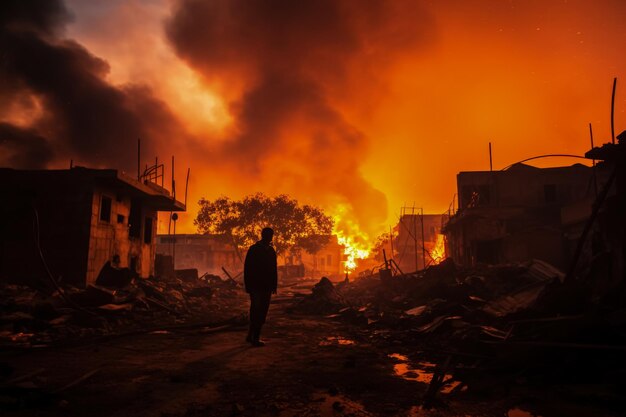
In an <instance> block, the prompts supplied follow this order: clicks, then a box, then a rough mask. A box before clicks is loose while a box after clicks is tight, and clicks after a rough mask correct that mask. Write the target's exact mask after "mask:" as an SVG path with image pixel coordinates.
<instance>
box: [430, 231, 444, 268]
mask: <svg viewBox="0 0 626 417" xmlns="http://www.w3.org/2000/svg"><path fill="white" fill-rule="evenodd" d="M430 256H432V258H433V261H434V262H435V265H438V264H440V263H441V262H442V261H443V260H444V259H446V244H445V242H444V240H443V235H441V234H438V235H437V242H436V243H435V247H434V248H433V250H432V251H431V252H430Z"/></svg>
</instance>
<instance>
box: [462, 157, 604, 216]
mask: <svg viewBox="0 0 626 417" xmlns="http://www.w3.org/2000/svg"><path fill="white" fill-rule="evenodd" d="M591 180H592V170H591V169H590V168H589V167H586V166H583V165H573V166H571V167H559V168H534V167H529V166H525V165H522V166H520V167H513V168H511V169H509V170H507V171H494V172H489V171H476V172H460V173H459V174H458V175H457V190H458V195H459V209H461V210H462V209H464V208H467V207H468V205H469V204H470V194H471V192H472V191H474V192H478V193H479V194H480V193H481V191H483V192H486V194H488V196H483V197H484V198H483V201H481V204H480V205H483V206H484V205H488V206H524V207H533V206H542V205H549V204H556V205H563V204H567V203H570V202H574V201H577V200H580V199H583V198H584V197H585V196H586V195H587V194H588V193H589V191H590V185H591ZM553 192H554V194H553V196H554V200H551V199H550V197H551V194H552V193H553ZM485 200H488V201H485Z"/></svg>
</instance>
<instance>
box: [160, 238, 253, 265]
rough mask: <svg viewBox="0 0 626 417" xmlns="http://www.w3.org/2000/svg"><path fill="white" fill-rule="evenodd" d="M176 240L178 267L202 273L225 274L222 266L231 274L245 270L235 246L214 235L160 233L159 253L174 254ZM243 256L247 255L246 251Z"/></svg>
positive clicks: (176, 261)
mask: <svg viewBox="0 0 626 417" xmlns="http://www.w3.org/2000/svg"><path fill="white" fill-rule="evenodd" d="M174 240H175V241H176V248H175V251H176V259H175V263H176V265H175V268H176V269H188V268H196V269H197V270H198V273H199V274H200V275H202V274H204V273H209V274H214V275H223V272H222V269H221V268H222V267H224V268H226V269H227V270H228V272H229V273H231V274H236V273H238V272H239V271H241V270H243V263H242V262H241V261H240V260H239V257H238V256H237V253H236V252H235V249H234V248H233V246H232V245H229V244H226V243H224V242H223V241H221V240H220V239H219V238H217V237H215V236H212V235H196V234H194V235H191V234H183V235H176V236H169V235H159V236H158V237H157V248H156V251H157V253H158V254H161V255H167V256H172V255H173V253H174V243H173V242H174ZM242 256H245V253H244V254H242Z"/></svg>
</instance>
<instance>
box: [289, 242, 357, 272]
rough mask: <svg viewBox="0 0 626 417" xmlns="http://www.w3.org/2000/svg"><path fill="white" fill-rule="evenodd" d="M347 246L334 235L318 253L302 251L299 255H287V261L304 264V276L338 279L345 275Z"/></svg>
mask: <svg viewBox="0 0 626 417" xmlns="http://www.w3.org/2000/svg"><path fill="white" fill-rule="evenodd" d="M344 251H345V247H344V246H343V245H340V244H339V242H338V241H337V236H336V235H332V236H330V239H329V241H328V243H327V244H325V245H324V246H323V247H322V248H321V249H320V250H319V251H318V252H317V253H314V254H311V253H308V252H305V251H301V252H300V254H299V256H295V257H286V258H285V263H286V264H289V263H294V262H295V263H298V264H301V265H304V276H306V277H312V278H319V277H322V276H325V277H328V278H331V279H338V278H340V277H343V276H344V275H345V267H346V266H345V260H346V256H345V255H344Z"/></svg>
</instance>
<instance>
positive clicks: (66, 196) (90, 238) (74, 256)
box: [0, 167, 185, 287]
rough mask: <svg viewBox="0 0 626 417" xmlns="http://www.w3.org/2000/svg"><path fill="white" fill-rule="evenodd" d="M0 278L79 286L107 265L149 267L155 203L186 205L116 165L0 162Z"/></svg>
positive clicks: (149, 270) (148, 271) (171, 207)
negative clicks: (7, 165) (29, 166)
mask: <svg viewBox="0 0 626 417" xmlns="http://www.w3.org/2000/svg"><path fill="white" fill-rule="evenodd" d="M0 183H2V185H3V193H4V198H5V200H4V201H5V204H3V205H2V208H1V209H0V210H1V211H2V213H1V214H2V215H1V216H0V230H1V233H0V279H2V280H6V281H12V282H22V283H29V284H32V285H39V286H41V285H42V283H43V284H45V282H46V281H47V280H48V277H50V276H51V277H52V278H54V279H55V280H57V281H58V282H61V283H63V284H71V285H74V286H79V287H84V286H85V285H88V284H93V283H95V282H96V280H97V278H98V276H99V274H100V272H101V271H102V270H103V267H105V265H106V266H107V267H109V268H115V269H125V268H128V270H129V271H130V273H132V274H137V275H138V276H140V277H143V278H147V277H149V276H150V275H152V274H153V273H154V258H155V254H156V245H155V236H156V227H157V213H158V212H159V211H184V210H185V206H184V204H183V203H181V202H179V201H176V200H175V199H174V198H173V197H172V196H171V195H170V193H169V192H168V191H167V190H166V189H165V188H163V187H161V186H159V185H157V184H155V183H154V182H151V181H148V180H143V179H142V180H141V181H140V180H137V179H136V178H132V177H130V176H128V175H126V174H125V173H124V172H122V171H118V170H114V169H90V168H83V167H72V168H70V169H65V170H14V169H0Z"/></svg>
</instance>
